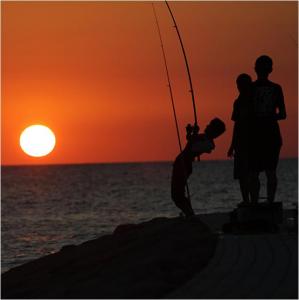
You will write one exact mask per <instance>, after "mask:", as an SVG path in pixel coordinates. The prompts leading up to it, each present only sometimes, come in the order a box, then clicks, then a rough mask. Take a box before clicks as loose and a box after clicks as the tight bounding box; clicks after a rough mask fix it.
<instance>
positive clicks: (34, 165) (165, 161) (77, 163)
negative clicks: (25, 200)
mask: <svg viewBox="0 0 299 300" xmlns="http://www.w3.org/2000/svg"><path fill="white" fill-rule="evenodd" d="M287 159H297V160H298V156H290V157H282V158H280V160H287ZM201 161H207V162H217V161H232V162H233V159H230V158H222V159H203V160H201ZM169 162H173V160H152V161H151V160H148V161H111V162H70V163H46V164H38V163H37V164H30V163H29V164H2V163H1V164H0V167H42V166H74V165H112V164H150V163H169ZM195 162H196V161H195Z"/></svg>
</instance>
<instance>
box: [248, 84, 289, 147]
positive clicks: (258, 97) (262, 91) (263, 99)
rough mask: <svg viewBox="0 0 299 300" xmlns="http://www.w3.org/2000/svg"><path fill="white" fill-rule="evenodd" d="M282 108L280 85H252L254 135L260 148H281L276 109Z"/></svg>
mask: <svg viewBox="0 0 299 300" xmlns="http://www.w3.org/2000/svg"><path fill="white" fill-rule="evenodd" d="M282 106H284V98H283V93H282V89H281V87H280V85H278V84H276V83H274V82H271V81H269V80H263V81H262V80H257V81H255V82H254V83H253V110H254V112H253V114H254V120H255V121H254V125H255V126H254V133H255V135H256V137H257V142H258V143H259V144H260V145H261V146H263V145H264V146H265V147H267V148H269V149H270V148H271V147H274V146H281V145H282V139H281V135H280V130H279V125H278V122H277V109H278V107H282Z"/></svg>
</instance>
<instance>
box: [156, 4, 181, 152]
mask: <svg viewBox="0 0 299 300" xmlns="http://www.w3.org/2000/svg"><path fill="white" fill-rule="evenodd" d="M152 7H153V12H154V16H155V21H156V26H157V31H158V34H159V39H160V45H161V49H162V54H163V61H164V66H165V73H166V77H167V82H168V84H167V86H168V88H169V95H170V99H171V106H172V111H173V116H174V121H175V127H176V132H177V137H178V142H179V147H180V151H181V152H182V143H181V137H180V131H179V125H178V119H177V114H176V109H175V105H174V98H173V92H172V87H171V82H170V76H169V71H168V66H167V59H166V54H165V50H164V45H163V40H162V35H161V30H160V25H159V21H158V16H157V13H156V9H155V5H154V3H152Z"/></svg>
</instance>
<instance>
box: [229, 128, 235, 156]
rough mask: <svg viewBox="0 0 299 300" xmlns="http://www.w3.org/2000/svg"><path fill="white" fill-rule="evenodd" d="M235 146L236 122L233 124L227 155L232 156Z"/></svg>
mask: <svg viewBox="0 0 299 300" xmlns="http://www.w3.org/2000/svg"><path fill="white" fill-rule="evenodd" d="M235 147H236V122H235V124H234V129H233V135H232V141H231V144H230V146H229V149H228V152H227V156H228V157H233V156H234V152H235Z"/></svg>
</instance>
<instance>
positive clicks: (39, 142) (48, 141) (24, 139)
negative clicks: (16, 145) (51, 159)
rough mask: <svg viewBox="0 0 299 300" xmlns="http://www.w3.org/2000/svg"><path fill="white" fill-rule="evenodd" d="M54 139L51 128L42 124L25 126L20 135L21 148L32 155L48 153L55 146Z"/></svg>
mask: <svg viewBox="0 0 299 300" xmlns="http://www.w3.org/2000/svg"><path fill="white" fill-rule="evenodd" d="M55 143H56V139H55V135H54V133H53V132H52V130H51V129H50V128H48V127H46V126H44V125H32V126H29V127H27V128H26V129H25V130H24V131H23V132H22V133H21V135H20V146H21V148H22V150H23V151H24V152H25V153H26V154H28V155H30V156H34V157H41V156H45V155H47V154H49V153H50V152H51V151H52V150H53V149H54V147H55Z"/></svg>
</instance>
